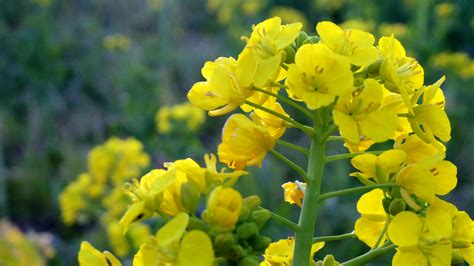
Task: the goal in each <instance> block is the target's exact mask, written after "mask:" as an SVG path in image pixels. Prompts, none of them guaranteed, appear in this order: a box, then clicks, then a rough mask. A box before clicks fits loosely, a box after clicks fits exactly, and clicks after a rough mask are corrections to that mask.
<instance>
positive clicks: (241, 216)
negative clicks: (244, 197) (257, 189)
mask: <svg viewBox="0 0 474 266" xmlns="http://www.w3.org/2000/svg"><path fill="white" fill-rule="evenodd" d="M250 214H252V211H250V209H249V208H247V207H245V206H244V207H242V209H241V210H240V214H239V221H245V220H247V219H248V218H249V217H250Z"/></svg>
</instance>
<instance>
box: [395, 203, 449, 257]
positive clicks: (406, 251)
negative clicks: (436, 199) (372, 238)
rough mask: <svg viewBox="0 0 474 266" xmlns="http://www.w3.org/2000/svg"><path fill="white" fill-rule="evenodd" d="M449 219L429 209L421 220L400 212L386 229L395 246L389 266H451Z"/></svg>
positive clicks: (438, 211)
mask: <svg viewBox="0 0 474 266" xmlns="http://www.w3.org/2000/svg"><path fill="white" fill-rule="evenodd" d="M451 234H452V223H451V217H450V215H449V213H447V212H446V210H444V209H442V208H436V207H435V206H430V207H429V208H428V211H427V214H426V217H425V218H420V217H418V216H417V215H416V214H414V213H412V212H407V211H404V212H401V213H399V214H397V215H396V216H395V218H393V220H392V221H391V222H390V224H389V226H388V235H389V237H390V240H391V241H392V242H393V243H394V244H395V245H397V246H398V248H397V253H396V254H395V256H394V257H393V260H392V263H393V265H451V250H452V248H451V247H452V244H451V242H450V241H449V237H450V235H451Z"/></svg>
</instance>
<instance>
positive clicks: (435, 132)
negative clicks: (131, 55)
mask: <svg viewBox="0 0 474 266" xmlns="http://www.w3.org/2000/svg"><path fill="white" fill-rule="evenodd" d="M301 29H302V24H301V23H290V24H282V21H281V18H279V17H274V18H270V19H267V20H265V21H263V22H261V23H259V24H257V25H255V26H254V27H253V31H252V33H251V35H250V36H249V37H242V39H243V40H244V41H245V42H246V45H245V47H244V48H243V50H242V51H241V53H240V54H239V56H238V57H237V59H235V58H232V57H219V58H217V59H216V60H214V61H209V62H206V63H205V64H204V67H203V68H202V75H203V77H204V79H205V80H204V81H201V82H197V83H195V84H194V85H193V86H192V88H191V89H190V91H189V92H188V95H187V96H188V99H189V100H190V102H191V103H192V104H193V105H195V106H196V107H198V108H200V109H202V110H205V111H208V114H209V115H210V116H220V115H226V114H229V113H231V112H234V111H236V110H238V109H241V110H242V111H243V113H237V114H231V115H230V116H229V117H228V119H227V121H226V122H225V125H224V126H223V130H222V141H221V143H220V144H219V145H218V147H217V155H218V158H217V157H216V156H214V155H206V156H205V166H200V165H199V164H198V163H197V162H195V161H194V160H192V159H190V158H188V159H184V160H177V161H174V162H171V163H165V165H164V168H163V169H155V170H152V171H150V172H149V173H148V174H146V175H144V176H143V177H142V178H141V179H140V180H136V179H134V180H133V181H132V182H129V183H127V184H126V185H125V190H126V191H127V193H128V194H129V196H130V198H131V200H132V203H131V205H129V206H128V208H127V211H126V212H125V214H124V215H123V217H122V218H121V220H120V225H121V226H122V228H123V230H124V232H126V231H127V230H128V229H129V228H130V227H131V226H132V225H134V224H137V223H139V222H141V221H143V220H145V219H149V218H151V217H153V216H155V215H159V216H160V217H161V218H163V219H164V220H166V221H167V223H166V224H165V225H164V226H163V227H161V228H160V229H159V230H158V232H157V233H156V235H155V236H150V237H149V239H148V240H147V241H146V242H145V243H144V244H142V245H141V246H140V249H139V251H138V253H137V254H136V255H135V258H134V265H190V264H189V263H190V261H192V264H193V265H212V263H214V262H215V261H222V262H228V263H231V264H237V265H258V264H259V263H258V261H259V260H260V259H261V258H259V257H258V255H260V254H261V255H262V257H263V261H262V262H261V263H260V265H316V264H317V265H338V264H339V263H338V262H337V261H336V260H335V258H334V257H333V256H332V255H330V254H329V255H327V256H325V257H324V260H322V261H317V262H316V261H315V260H314V254H315V252H316V251H318V250H320V249H322V248H323V246H324V245H325V242H327V241H334V240H341V239H344V238H353V237H357V238H359V239H360V240H361V241H362V242H364V243H365V244H367V245H368V246H370V247H371V250H370V251H369V252H368V253H366V254H363V255H361V256H359V257H356V258H353V259H351V260H349V261H347V265H362V264H365V263H367V262H369V261H371V260H373V259H374V258H375V257H377V256H380V255H383V254H385V253H387V252H388V251H390V250H392V249H394V248H396V249H397V252H396V254H395V256H394V257H393V260H392V262H393V264H394V265H407V264H413V263H415V264H416V265H450V263H451V262H453V263H454V262H456V261H458V260H460V261H463V260H465V261H467V262H468V263H470V264H472V263H473V257H472V255H473V253H474V245H473V241H474V233H473V229H474V223H473V221H472V220H471V218H470V217H469V215H468V214H467V213H466V212H463V211H459V210H458V209H457V208H456V207H455V206H454V205H453V204H451V203H448V202H447V201H445V200H443V199H442V197H443V196H445V195H447V194H448V193H449V192H451V191H452V190H453V189H454V188H455V187H456V184H457V168H456V166H455V165H454V164H453V163H451V162H449V161H448V160H445V159H446V158H445V157H446V147H445V145H444V143H445V142H447V141H449V140H450V138H451V125H450V122H449V119H448V116H447V114H446V112H445V105H446V103H445V97H444V94H443V91H442V89H441V86H442V84H443V82H444V80H445V78H444V77H441V78H440V79H439V80H438V81H437V82H435V83H433V84H431V85H425V80H424V70H423V67H422V66H421V65H420V64H419V63H418V61H417V60H416V59H415V58H413V57H410V56H409V55H407V53H406V51H405V48H404V47H403V45H402V44H401V42H400V41H398V40H397V39H396V38H395V37H394V36H393V35H391V36H383V37H381V38H379V39H378V40H376V39H375V37H374V36H373V35H372V34H370V33H368V32H365V31H363V30H357V29H348V28H341V27H339V26H338V25H336V24H334V23H332V22H328V21H323V22H319V23H318V24H317V25H316V32H317V36H308V34H306V33H305V32H303V31H301ZM284 105H288V106H291V107H292V109H293V111H298V112H301V115H304V116H305V118H306V120H304V121H297V120H296V119H295V118H293V117H292V116H291V115H290V114H289V113H288V112H286V111H285V109H284V108H283V106H284ZM295 117H297V116H295ZM308 122H309V123H311V124H310V125H306V124H307V123H308ZM290 128H293V129H298V130H300V131H301V132H303V133H304V134H305V135H306V136H307V137H308V138H309V139H310V140H311V145H310V147H309V148H305V147H301V146H299V145H296V144H293V143H289V142H286V141H283V140H281V138H282V136H283V135H284V134H285V132H286V131H287V130H288V129H290ZM336 132H339V135H334V134H335V133H336ZM328 141H342V142H343V143H344V145H345V147H346V148H347V149H348V150H349V153H346V154H338V155H331V156H326V143H327V142H328ZM388 141H391V142H393V146H392V147H393V148H392V149H388V150H385V151H374V150H370V149H371V148H372V147H373V145H374V144H377V143H385V142H388ZM280 145H282V146H285V147H287V148H291V149H294V150H295V151H298V152H301V153H302V154H303V155H305V156H307V159H308V160H307V162H308V165H307V167H306V168H307V169H308V170H307V171H305V170H303V168H302V167H301V166H299V165H298V164H297V163H295V162H293V161H291V160H290V159H288V158H287V157H285V156H284V155H283V154H281V153H280V152H278V151H276V150H275V149H276V148H277V147H278V146H280ZM268 153H271V154H272V155H274V156H275V157H276V158H277V159H279V160H281V161H282V162H284V163H286V164H287V165H288V166H289V167H291V168H292V169H293V170H295V172H297V173H298V176H299V177H300V180H296V181H294V182H287V183H285V184H283V185H282V187H283V189H284V198H285V201H287V202H289V203H291V204H296V205H297V206H299V207H301V214H300V221H299V223H298V224H296V223H294V222H292V221H290V220H289V219H287V218H285V217H281V216H279V215H277V214H274V213H271V212H270V211H269V210H266V209H263V208H261V207H260V200H259V198H258V197H256V196H250V197H247V198H242V196H241V194H240V193H239V192H238V191H236V190H235V189H234V188H232V186H233V184H234V183H235V182H236V181H237V179H238V178H239V177H240V176H242V175H244V174H246V172H245V171H244V170H245V169H247V168H248V167H250V166H258V167H261V166H262V163H263V160H264V158H265V157H266V155H267V154H268ZM349 158H351V159H352V160H351V163H352V165H353V166H354V167H355V168H356V169H357V171H356V172H353V173H351V174H350V176H353V177H355V178H357V179H358V180H359V181H360V182H361V183H362V184H363V186H360V187H356V188H349V189H344V190H339V191H332V192H325V193H323V190H322V179H323V177H324V168H325V165H326V164H328V163H331V162H333V161H336V160H340V159H349ZM217 159H218V160H219V162H221V163H224V164H226V165H227V167H228V168H230V169H225V168H224V169H222V170H220V171H217V166H216V164H217ZM358 192H367V193H366V194H364V195H363V196H362V197H361V198H360V200H359V201H358V202H357V210H358V212H359V213H360V214H361V217H360V218H359V219H358V220H357V221H356V222H355V232H353V233H347V234H344V235H340V236H327V237H314V236H313V235H314V232H315V229H314V225H315V223H316V217H317V211H318V209H319V206H320V205H321V204H322V203H323V202H324V201H325V200H326V199H328V198H331V197H339V196H343V195H346V194H351V193H358ZM202 198H205V199H206V200H205V206H204V204H202V203H201V199H202ZM269 218H274V219H275V220H277V221H279V222H280V223H282V224H284V225H286V226H287V227H288V228H289V229H291V230H292V231H294V233H295V234H294V237H293V236H290V237H289V238H285V239H282V240H279V241H276V242H274V243H270V242H271V240H270V239H269V238H268V237H266V236H262V235H261V233H260V228H261V227H262V226H263V225H264V224H265V223H266V221H267V220H268V219H269ZM316 224H317V223H316ZM92 253H94V254H95V255H94V256H92V255H91V256H89V255H90V254H92ZM196 253H199V254H201V255H200V256H194V254H196ZM262 253H263V254H262ZM81 254H89V255H83V256H81ZM92 257H93V258H96V257H97V258H100V260H101V261H103V262H104V261H105V263H109V264H112V265H115V262H114V261H115V259H114V258H112V257H110V254H108V253H101V252H99V251H97V250H95V249H93V248H91V247H89V246H87V244H84V248H83V249H81V252H80V254H79V260H80V261H81V258H92ZM87 263H91V262H85V261H84V262H82V263H81V265H88V264H87Z"/></svg>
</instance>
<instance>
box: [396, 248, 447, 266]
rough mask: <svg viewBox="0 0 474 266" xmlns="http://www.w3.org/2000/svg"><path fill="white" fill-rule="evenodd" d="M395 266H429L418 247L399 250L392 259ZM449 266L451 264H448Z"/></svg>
mask: <svg viewBox="0 0 474 266" xmlns="http://www.w3.org/2000/svg"><path fill="white" fill-rule="evenodd" d="M392 265H393V266H422V265H428V260H427V259H426V257H425V255H424V254H423V252H421V250H420V249H419V248H418V247H417V246H413V247H408V248H398V251H397V253H395V255H394V256H393V259H392ZM448 265H449V264H448Z"/></svg>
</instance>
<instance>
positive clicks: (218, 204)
mask: <svg viewBox="0 0 474 266" xmlns="http://www.w3.org/2000/svg"><path fill="white" fill-rule="evenodd" d="M206 207H207V208H206V211H205V212H204V213H203V219H204V220H205V221H206V222H207V223H208V224H209V225H211V227H212V228H213V229H215V230H216V231H219V232H229V231H232V230H233V229H234V228H235V224H236V223H237V221H238V220H239V215H240V210H241V209H242V196H241V195H240V193H239V192H238V191H236V190H234V189H232V188H223V187H217V188H216V189H214V190H213V191H212V192H211V194H210V195H209V198H208V200H207V205H206Z"/></svg>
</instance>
